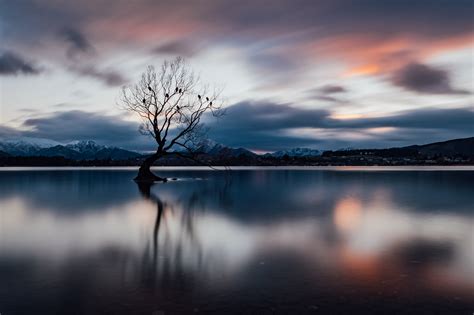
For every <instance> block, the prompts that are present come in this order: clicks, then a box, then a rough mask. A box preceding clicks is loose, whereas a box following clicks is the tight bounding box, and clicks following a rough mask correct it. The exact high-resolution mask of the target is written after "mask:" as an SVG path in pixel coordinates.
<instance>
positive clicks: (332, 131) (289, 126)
mask: <svg viewBox="0 0 474 315" xmlns="http://www.w3.org/2000/svg"><path fill="white" fill-rule="evenodd" d="M472 121H474V110H472V109H470V108H456V109H438V108H428V109H419V110H412V111H403V112H397V113H393V114H391V115H389V116H381V117H370V118H357V119H336V118H333V117H332V115H331V112H329V111H327V110H319V109H303V108H298V107H295V106H292V105H291V104H275V103H271V102H241V103H238V104H235V105H233V106H231V107H229V108H228V109H227V114H226V115H225V116H224V117H223V118H221V119H219V120H218V121H216V122H208V125H209V126H210V127H211V129H210V137H211V138H213V139H215V140H217V141H219V142H222V143H225V144H228V145H231V146H244V147H247V148H250V149H254V150H270V151H272V150H279V149H284V148H292V147H296V146H310V147H318V148H324V149H337V148H340V147H344V146H352V147H391V146H401V145H410V144H415V143H426V142H430V141H433V142H434V141H439V140H448V139H452V138H461V137H468V136H472V135H474V127H473V126H472Z"/></svg>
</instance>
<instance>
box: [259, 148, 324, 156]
mask: <svg viewBox="0 0 474 315" xmlns="http://www.w3.org/2000/svg"><path fill="white" fill-rule="evenodd" d="M321 154H322V152H321V151H319V150H315V149H309V148H294V149H290V150H281V151H276V152H273V153H268V154H266V155H267V156H273V157H277V158H281V157H284V156H285V155H287V156H289V157H308V156H319V155H321Z"/></svg>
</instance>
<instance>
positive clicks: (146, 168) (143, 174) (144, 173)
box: [134, 153, 166, 183]
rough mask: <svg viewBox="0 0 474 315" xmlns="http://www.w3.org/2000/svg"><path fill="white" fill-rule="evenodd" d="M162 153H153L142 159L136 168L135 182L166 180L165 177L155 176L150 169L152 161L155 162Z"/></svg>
mask: <svg viewBox="0 0 474 315" xmlns="http://www.w3.org/2000/svg"><path fill="white" fill-rule="evenodd" d="M161 156H162V155H161V154H159V153H155V154H153V155H151V156H149V157H147V158H146V159H145V161H143V163H142V165H141V166H140V168H139V169H138V174H137V176H136V177H135V178H134V180H135V181H136V182H148V183H152V182H156V181H163V182H166V178H161V177H159V176H156V175H155V174H153V172H152V171H151V170H150V167H152V166H153V163H155V161H156V160H158V159H159V158H160V157H161Z"/></svg>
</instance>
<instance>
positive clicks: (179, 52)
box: [152, 39, 198, 57]
mask: <svg viewBox="0 0 474 315" xmlns="http://www.w3.org/2000/svg"><path fill="white" fill-rule="evenodd" d="M197 50H198V48H197V47H196V45H195V44H193V43H191V41H189V40H184V39H180V40H173V41H168V42H166V43H163V44H160V45H158V46H156V47H155V48H153V49H152V52H153V53H155V54H165V55H172V56H183V57H192V56H193V55H194V54H196V52H197Z"/></svg>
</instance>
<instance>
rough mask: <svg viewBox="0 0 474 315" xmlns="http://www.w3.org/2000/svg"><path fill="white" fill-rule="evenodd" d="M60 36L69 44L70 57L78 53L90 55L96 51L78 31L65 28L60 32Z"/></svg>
mask: <svg viewBox="0 0 474 315" xmlns="http://www.w3.org/2000/svg"><path fill="white" fill-rule="evenodd" d="M59 35H60V37H61V38H63V39H64V40H65V41H66V42H67V43H68V44H69V49H68V56H69V57H73V56H75V55H76V54H78V53H90V52H93V51H94V47H93V46H92V44H91V43H90V42H89V40H88V39H87V38H86V37H85V36H84V34H83V33H82V32H80V31H79V30H78V29H75V28H72V27H67V28H63V29H61V31H60V32H59Z"/></svg>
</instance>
